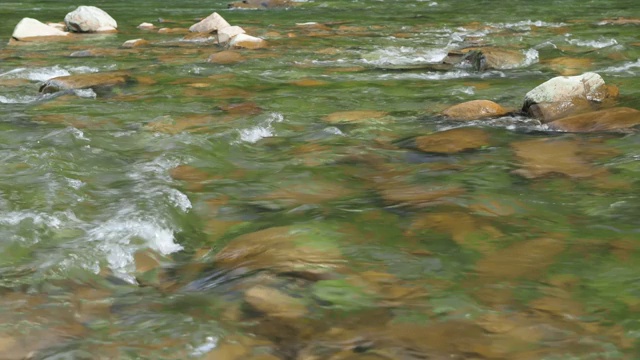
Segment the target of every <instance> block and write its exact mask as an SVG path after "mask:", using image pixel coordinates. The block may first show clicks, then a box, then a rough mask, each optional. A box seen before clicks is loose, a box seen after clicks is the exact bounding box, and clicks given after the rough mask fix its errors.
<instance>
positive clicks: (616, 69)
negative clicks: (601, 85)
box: [599, 59, 640, 74]
mask: <svg viewBox="0 0 640 360" xmlns="http://www.w3.org/2000/svg"><path fill="white" fill-rule="evenodd" d="M635 68H640V59H638V60H636V61H634V62H628V63H626V64H624V65H620V66H610V67H608V68H605V69H602V70H600V71H599V72H604V73H623V72H626V73H629V74H635V72H634V71H631V69H635Z"/></svg>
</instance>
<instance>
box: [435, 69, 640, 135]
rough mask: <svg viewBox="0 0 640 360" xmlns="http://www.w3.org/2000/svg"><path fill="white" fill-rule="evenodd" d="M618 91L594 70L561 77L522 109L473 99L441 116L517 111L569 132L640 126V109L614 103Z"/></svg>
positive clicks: (535, 92)
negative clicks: (508, 107)
mask: <svg viewBox="0 0 640 360" xmlns="http://www.w3.org/2000/svg"><path fill="white" fill-rule="evenodd" d="M618 95H619V90H618V88H617V87H615V86H613V85H607V84H605V81H604V80H603V79H602V77H601V76H600V75H598V74H596V73H593V72H587V73H584V74H582V75H577V76H558V77H555V78H552V79H550V80H548V81H546V82H544V83H542V84H540V85H539V86H537V87H536V88H534V89H533V90H531V91H529V92H528V93H527V94H526V95H525V97H524V102H523V105H522V109H521V110H519V111H516V112H509V111H508V110H506V109H505V108H504V107H502V106H500V105H499V104H497V103H495V102H493V101H489V100H473V101H468V102H465V103H462V104H458V105H454V106H452V107H450V108H448V109H446V110H445V111H443V113H442V115H443V116H445V117H446V118H448V119H451V120H459V121H470V120H482V119H489V118H495V117H500V116H504V115H508V114H510V113H518V114H520V115H524V116H527V117H531V118H534V119H537V120H539V121H540V122H541V123H542V124H546V125H547V126H548V127H549V128H550V129H553V130H562V131H569V132H593V131H620V130H623V129H628V128H631V127H634V126H636V125H640V111H638V110H635V109H631V108H626V107H615V106H613V103H614V101H613V100H614V99H615V98H617V97H618Z"/></svg>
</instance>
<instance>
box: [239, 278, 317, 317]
mask: <svg viewBox="0 0 640 360" xmlns="http://www.w3.org/2000/svg"><path fill="white" fill-rule="evenodd" d="M244 300H245V301H246V302H247V304H249V305H250V306H251V307H252V308H254V309H255V310H257V311H259V312H261V313H264V314H265V315H266V316H269V317H274V318H287V319H295V318H301V317H303V316H305V315H306V314H307V308H306V306H305V305H304V303H302V301H300V300H299V299H296V298H293V297H291V296H289V295H287V294H284V293H282V292H281V291H279V290H277V289H274V288H270V287H267V286H262V285H257V286H254V287H252V288H251V289H249V290H247V291H246V292H245V294H244Z"/></svg>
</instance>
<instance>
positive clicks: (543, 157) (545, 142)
mask: <svg viewBox="0 0 640 360" xmlns="http://www.w3.org/2000/svg"><path fill="white" fill-rule="evenodd" d="M511 148H512V149H513V150H514V152H515V154H516V156H517V157H518V159H519V160H520V163H521V168H520V169H518V170H515V171H514V173H515V174H518V175H520V176H524V177H526V178H529V179H535V178H540V177H545V176H550V175H557V174H560V175H565V176H569V177H572V178H587V177H592V176H595V175H600V174H604V173H606V169H602V168H597V167H594V166H592V165H591V164H590V163H589V162H588V159H587V157H585V155H584V153H585V150H583V145H582V144H581V143H580V142H579V141H576V140H564V139H556V138H543V139H534V140H526V141H520V142H515V143H512V144H511Z"/></svg>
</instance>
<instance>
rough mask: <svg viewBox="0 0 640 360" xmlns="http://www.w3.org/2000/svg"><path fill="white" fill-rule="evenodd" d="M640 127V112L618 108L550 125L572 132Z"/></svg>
mask: <svg viewBox="0 0 640 360" xmlns="http://www.w3.org/2000/svg"><path fill="white" fill-rule="evenodd" d="M638 125H640V111H638V110H636V109H631V108H626V107H616V108H611V109H605V110H600V111H594V112H590V113H586V114H579V115H574V116H569V117H566V118H563V119H560V120H556V121H553V122H550V123H549V127H550V128H552V129H556V130H564V131H570V132H595V131H623V130H625V129H629V128H632V127H635V126H638Z"/></svg>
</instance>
